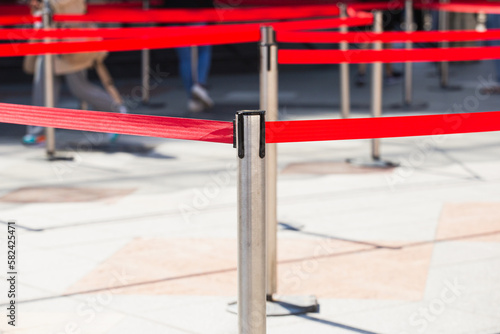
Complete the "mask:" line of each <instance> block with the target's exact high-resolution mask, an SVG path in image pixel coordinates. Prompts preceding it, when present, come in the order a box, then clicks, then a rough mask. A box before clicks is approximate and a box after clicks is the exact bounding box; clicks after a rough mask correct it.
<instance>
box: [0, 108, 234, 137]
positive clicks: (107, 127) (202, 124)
mask: <svg viewBox="0 0 500 334" xmlns="http://www.w3.org/2000/svg"><path fill="white" fill-rule="evenodd" d="M0 110H1V111H2V112H1V113H0V122H4V123H13V124H24V125H35V126H43V127H54V128H60V129H70V130H81V131H95V132H106V133H119V134H129V135H136V136H150V137H158V138H172V139H186V140H198V141H208V142H215V143H226V144H229V143H232V142H233V124H232V123H231V122H220V121H207V120H197V119H188V118H173V117H159V116H146V115H132V114H115V113H110V112H100V111H87V110H71V109H58V108H44V107H32V106H23V105H16V104H7V103H0Z"/></svg>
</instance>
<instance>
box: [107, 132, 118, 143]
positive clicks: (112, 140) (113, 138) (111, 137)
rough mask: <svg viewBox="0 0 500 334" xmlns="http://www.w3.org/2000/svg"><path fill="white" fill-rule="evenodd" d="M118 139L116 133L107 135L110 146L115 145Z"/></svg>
mask: <svg viewBox="0 0 500 334" xmlns="http://www.w3.org/2000/svg"><path fill="white" fill-rule="evenodd" d="M119 137H120V135H119V134H117V133H108V140H109V142H110V143H111V144H113V143H116V141H117V140H118V138H119Z"/></svg>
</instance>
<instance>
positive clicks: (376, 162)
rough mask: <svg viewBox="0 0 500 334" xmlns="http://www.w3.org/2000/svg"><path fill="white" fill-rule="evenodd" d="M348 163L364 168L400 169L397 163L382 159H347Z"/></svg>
mask: <svg viewBox="0 0 500 334" xmlns="http://www.w3.org/2000/svg"><path fill="white" fill-rule="evenodd" d="M346 162H348V163H350V164H351V165H353V166H357V167H363V168H380V169H386V168H395V167H398V166H399V164H398V163H397V162H392V161H386V160H380V159H371V160H366V159H347V160H346Z"/></svg>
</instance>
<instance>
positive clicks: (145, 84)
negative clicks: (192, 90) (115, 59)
mask: <svg viewBox="0 0 500 334" xmlns="http://www.w3.org/2000/svg"><path fill="white" fill-rule="evenodd" d="M149 7H150V6H149V0H143V1H142V9H143V10H149ZM141 56H142V103H145V104H147V103H149V90H150V86H149V68H150V52H149V49H143V50H142V54H141Z"/></svg>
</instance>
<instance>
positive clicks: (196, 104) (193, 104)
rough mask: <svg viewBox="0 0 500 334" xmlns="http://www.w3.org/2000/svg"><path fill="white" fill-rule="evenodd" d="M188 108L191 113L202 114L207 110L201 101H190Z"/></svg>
mask: <svg viewBox="0 0 500 334" xmlns="http://www.w3.org/2000/svg"><path fill="white" fill-rule="evenodd" d="M187 108H188V110H189V111H190V112H202V111H203V110H205V104H204V103H203V102H201V101H199V100H195V99H190V100H189V101H188V105H187Z"/></svg>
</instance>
